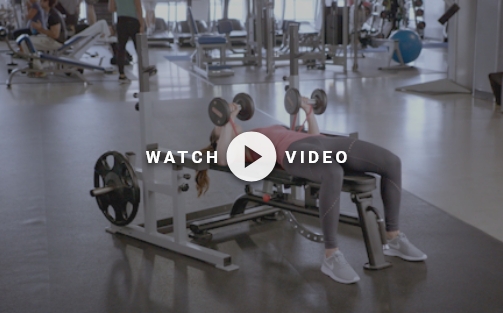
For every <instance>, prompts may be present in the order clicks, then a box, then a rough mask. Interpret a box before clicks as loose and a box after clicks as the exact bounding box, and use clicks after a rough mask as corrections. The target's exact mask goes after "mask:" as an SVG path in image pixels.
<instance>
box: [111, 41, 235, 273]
mask: <svg viewBox="0 0 503 313" xmlns="http://www.w3.org/2000/svg"><path fill="white" fill-rule="evenodd" d="M136 38H137V43H138V71H139V81H140V92H139V94H138V98H139V106H140V110H139V113H140V129H141V146H142V148H143V149H148V148H151V145H150V144H151V143H152V141H153V129H152V124H151V123H150V121H151V120H152V119H153V118H154V116H153V103H154V102H155V101H156V99H155V98H154V95H153V93H151V92H150V84H149V76H150V75H149V73H148V70H147V69H148V68H149V58H148V41H147V36H146V35H144V34H137V36H136ZM130 155H131V154H130ZM133 159H134V158H133ZM189 163H190V162H186V164H185V165H188V164H189ZM133 166H134V164H133ZM193 166H194V169H204V168H206V167H207V165H205V164H193ZM181 170H182V167H181V166H180V165H177V164H174V165H173V166H172V173H171V184H166V183H161V182H158V181H156V179H155V173H154V168H153V167H152V166H150V165H149V164H148V163H147V159H146V158H145V157H142V158H141V169H135V172H136V175H137V177H138V179H139V180H141V181H142V182H143V188H142V197H143V199H142V205H143V209H144V213H145V223H144V224H143V225H127V226H116V225H113V224H111V225H110V227H108V228H107V231H108V232H110V233H120V234H123V235H126V236H129V237H132V238H136V239H139V240H142V241H145V242H148V243H151V244H154V245H156V246H159V247H162V248H166V249H169V250H171V251H174V252H177V253H180V254H183V255H187V256H190V257H193V258H196V259H198V260H201V261H204V262H207V263H210V264H213V265H215V266H216V267H217V268H219V269H223V270H226V271H231V270H236V269H238V266H236V265H234V264H232V261H231V257H230V255H228V254H225V253H222V252H219V251H216V250H212V249H208V248H205V247H201V246H199V245H196V244H194V243H191V242H189V238H188V234H187V226H186V225H187V217H186V212H185V197H186V196H185V194H184V189H183V188H180V187H179V186H182V185H183V184H185V183H186V179H187V178H186V177H184V175H182V173H181ZM155 193H163V194H166V195H169V196H171V197H172V200H173V218H172V221H173V224H172V227H173V228H172V229H173V231H172V233H171V234H162V233H160V232H159V230H158V228H157V214H156V203H155Z"/></svg>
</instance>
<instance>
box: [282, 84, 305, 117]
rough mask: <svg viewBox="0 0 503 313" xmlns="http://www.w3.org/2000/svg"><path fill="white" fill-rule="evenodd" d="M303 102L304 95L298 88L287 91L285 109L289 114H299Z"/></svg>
mask: <svg viewBox="0 0 503 313" xmlns="http://www.w3.org/2000/svg"><path fill="white" fill-rule="evenodd" d="M301 104H302V97H301V95H300V92H299V91H298V90H297V89H296V88H290V89H288V90H287V91H286V93H285V110H286V111H287V112H288V114H290V115H293V114H297V112H299V109H300V105H301Z"/></svg>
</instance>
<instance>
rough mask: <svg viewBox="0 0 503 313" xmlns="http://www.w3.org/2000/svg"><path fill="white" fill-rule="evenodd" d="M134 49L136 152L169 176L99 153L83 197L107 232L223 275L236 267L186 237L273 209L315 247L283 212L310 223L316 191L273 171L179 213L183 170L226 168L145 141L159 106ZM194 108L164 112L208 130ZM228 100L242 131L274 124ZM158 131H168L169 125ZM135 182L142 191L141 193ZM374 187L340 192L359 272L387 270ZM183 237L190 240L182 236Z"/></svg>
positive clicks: (352, 184) (355, 183)
mask: <svg viewBox="0 0 503 313" xmlns="http://www.w3.org/2000/svg"><path fill="white" fill-rule="evenodd" d="M137 42H138V44H139V49H138V53H139V73H140V93H139V94H138V95H137V96H138V98H139V101H140V102H139V114H140V126H141V147H142V150H143V151H150V152H158V153H159V154H160V155H161V157H164V156H167V155H170V156H171V158H172V162H171V164H170V166H171V175H170V178H169V180H170V181H166V182H163V181H159V180H157V179H156V175H155V165H153V164H149V163H148V160H147V158H146V157H141V158H140V161H139V162H140V164H141V168H137V167H136V157H135V154H134V153H127V154H126V157H124V156H119V155H120V154H117V153H107V154H105V155H103V156H102V157H100V158H99V159H98V162H97V163H96V166H95V180H94V187H95V188H94V189H93V190H92V191H91V194H92V195H93V196H95V197H97V201H98V205H99V207H100V210H101V211H102V212H103V213H104V214H105V216H106V217H107V219H109V221H110V222H111V224H110V227H109V228H108V229H107V231H109V232H111V233H120V234H123V235H126V236H129V237H132V238H136V239H139V240H142V241H144V242H148V243H151V244H154V245H157V246H160V247H163V248H166V249H169V250H171V251H174V252H177V253H180V254H183V255H187V256H190V257H193V258H196V259H198V260H201V261H204V262H207V263H210V264H213V265H214V266H216V267H217V268H219V269H223V270H226V271H231V270H235V269H237V268H238V266H237V265H235V264H233V263H232V258H231V256H230V255H228V254H226V253H223V252H220V251H217V250H214V249H209V248H207V247H204V246H201V245H199V244H196V243H194V242H191V239H190V238H191V237H192V238H193V239H195V240H196V241H197V240H200V239H209V238H208V237H211V235H208V231H209V230H211V229H215V228H219V227H222V226H225V225H231V224H235V223H237V222H243V221H249V220H252V219H256V218H258V217H264V216H271V215H276V214H277V213H279V212H280V210H281V212H284V214H286V216H287V217H288V219H289V221H290V222H291V223H292V224H293V225H294V226H293V227H294V228H295V229H297V230H298V231H299V233H300V234H301V235H303V236H305V237H306V238H307V239H310V240H314V241H316V242H322V241H323V236H321V235H317V234H315V233H313V232H310V231H308V230H307V229H306V228H304V227H302V225H301V224H299V223H298V222H297V221H296V218H295V216H293V215H292V214H291V213H290V212H297V213H303V214H308V215H312V216H316V215H317V210H316V209H315V208H316V193H317V188H319V185H317V184H316V183H314V182H309V181H307V180H304V179H300V178H298V177H292V176H290V175H288V174H287V173H286V172H285V171H283V170H280V169H278V170H273V172H272V173H271V174H270V175H269V176H268V177H267V178H266V179H265V180H264V187H263V189H262V191H260V192H256V191H254V190H253V188H251V186H246V187H245V191H246V192H245V194H244V195H243V196H241V197H239V198H238V200H236V201H235V202H234V203H231V204H227V205H222V206H217V207H212V208H207V209H204V210H201V211H197V212H193V213H188V212H187V207H186V201H187V197H188V194H187V191H188V190H189V189H190V179H191V175H190V173H186V172H184V171H185V170H196V171H201V170H213V171H220V172H229V169H228V168H227V167H222V166H218V165H216V164H209V163H206V162H200V163H197V162H195V161H194V160H193V159H192V158H191V157H190V155H188V154H181V153H179V152H177V151H175V150H170V149H167V148H163V147H161V146H160V145H159V144H157V143H155V140H154V138H153V135H154V129H153V127H154V126H153V125H154V123H153V122H152V121H153V119H154V110H155V104H156V103H158V102H159V100H157V97H156V93H153V92H150V86H149V74H148V73H147V72H146V71H145V70H144V69H146V68H149V65H148V64H149V60H148V53H147V51H148V50H147V49H148V45H147V40H146V38H145V35H142V34H138V35H137ZM200 101H201V99H198V101H197V103H195V102H194V101H193V100H190V99H189V100H173V102H172V103H170V107H172V108H176V111H177V112H176V114H177V117H178V119H179V120H181V121H185V120H189V119H191V120H193V121H196V120H197V121H199V122H200V124H202V125H206V126H208V128H210V127H211V124H210V119H209V118H208V117H207V115H206V118H204V116H205V114H204V113H205V112H204V111H202V110H200V105H199V104H200ZM235 101H237V102H238V103H240V105H241V106H242V107H246V108H247V109H245V113H246V114H245V117H244V118H243V119H244V120H245V122H244V123H243V124H244V127H245V128H246V129H250V128H255V127H263V126H266V125H271V124H273V123H277V121H275V120H274V119H273V118H271V117H270V116H268V115H267V114H265V113H263V112H261V111H260V110H257V109H253V110H251V109H250V107H253V105H252V101H251V100H250V97H249V96H247V95H241V96H239V98H237V99H235ZM208 103H211V104H210V106H209V110H210V111H213V110H212V109H215V110H217V111H218V110H219V109H218V108H219V107H220V108H225V106H219V104H222V101H221V100H215V99H212V100H211V101H210V100H208ZM215 103H216V104H215ZM245 103H246V104H245ZM218 113H219V114H217V115H221V114H224V115H225V112H224V111H219V112H218ZM253 115H255V116H256V118H255V119H252V118H251V116H253ZM257 115H258V116H257ZM165 126H166V127H169V125H165ZM327 135H330V134H327ZM351 136H354V135H351ZM190 144H191V143H190V142H185V143H184V145H190ZM143 151H142V154H143ZM108 156H113V166H110V164H108V163H107V162H106V161H105V162H104V160H106V158H107V157H108ZM138 181H141V182H142V185H143V186H142V188H141V192H140V189H139V184H138ZM375 183H376V180H375V178H374V177H373V176H368V175H361V174H358V175H354V176H353V175H351V176H346V177H345V180H344V187H343V191H345V192H349V193H350V194H351V195H352V199H353V201H354V202H355V203H356V205H357V208H358V213H359V215H358V217H355V216H346V217H341V219H347V221H348V222H350V223H353V224H357V225H359V226H361V227H362V232H363V235H364V240H365V243H366V247H367V253H368V256H369V262H368V263H367V264H366V265H365V268H368V269H381V268H385V267H388V266H390V263H388V262H386V260H385V259H384V255H383V251H382V248H383V242H385V240H384V238H383V237H384V235H383V234H384V232H383V225H384V224H383V220H382V219H381V218H380V217H379V213H378V212H377V210H375V209H374V208H373V207H372V206H371V201H372V191H373V190H374V189H375V188H376V186H375ZM289 186H298V187H299V188H300V187H302V188H305V190H306V196H305V200H304V203H303V204H302V203H298V202H297V201H296V200H297V199H295V198H290V197H291V196H290V195H288V194H287V193H285V192H284V191H285V190H286V189H288V187H289ZM156 193H161V194H165V195H168V196H170V197H171V200H172V217H170V218H168V219H163V220H158V219H157V214H158V213H157V206H156V201H155V200H156V198H155V194H156ZM260 193H262V194H260ZM263 193H266V194H268V195H270V197H269V198H267V197H264V196H263ZM140 194H141V198H142V202H141V204H142V208H143V211H144V218H145V220H144V223H141V224H137V225H134V224H132V223H131V222H132V221H133V220H134V218H135V216H136V212H137V210H138V208H139V207H140V205H139V204H140ZM294 196H295V195H294ZM189 230H190V232H191V233H190V236H191V237H189Z"/></svg>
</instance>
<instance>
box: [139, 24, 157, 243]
mask: <svg viewBox="0 0 503 313" xmlns="http://www.w3.org/2000/svg"><path fill="white" fill-rule="evenodd" d="M136 43H137V45H138V47H137V53H138V77H139V80H140V93H139V101H140V102H139V103H140V112H139V113H140V134H141V139H140V143H141V150H140V155H141V168H142V176H143V188H142V193H143V194H142V197H143V199H142V201H143V208H144V211H145V231H146V232H147V233H150V234H151V233H155V232H157V217H156V214H155V211H156V210H155V208H156V204H155V194H154V192H151V191H150V190H149V189H148V186H149V184H150V183H151V182H154V180H155V179H154V178H155V176H154V170H153V167H152V166H150V165H149V164H148V163H147V158H146V157H145V154H144V153H145V151H146V148H147V145H148V144H150V143H153V141H152V140H153V130H152V125H153V123H151V121H152V119H153V118H154V116H153V106H152V102H153V99H152V95H151V94H149V91H150V81H149V77H150V75H149V73H148V72H145V71H144V69H145V68H146V67H147V66H148V64H149V59H148V43H147V35H145V34H137V35H136Z"/></svg>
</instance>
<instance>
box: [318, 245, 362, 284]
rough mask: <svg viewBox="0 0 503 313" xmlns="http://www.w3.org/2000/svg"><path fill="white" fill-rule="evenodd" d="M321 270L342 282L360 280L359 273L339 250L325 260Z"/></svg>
mask: <svg viewBox="0 0 503 313" xmlns="http://www.w3.org/2000/svg"><path fill="white" fill-rule="evenodd" d="M321 271H322V272H323V274H325V275H328V276H330V278H332V279H333V280H335V281H336V282H339V283H341V284H353V283H356V282H357V281H359V280H360V277H359V276H358V274H356V272H355V270H354V269H353V268H352V267H351V265H349V263H348V261H346V259H345V258H344V255H343V254H342V252H340V251H339V250H337V251H335V252H334V254H332V255H331V256H329V257H328V258H325V259H324V260H323V264H322V265H321Z"/></svg>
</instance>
